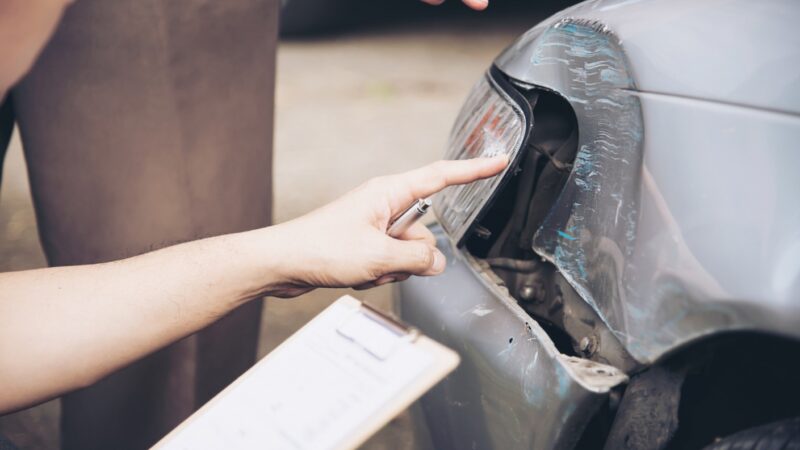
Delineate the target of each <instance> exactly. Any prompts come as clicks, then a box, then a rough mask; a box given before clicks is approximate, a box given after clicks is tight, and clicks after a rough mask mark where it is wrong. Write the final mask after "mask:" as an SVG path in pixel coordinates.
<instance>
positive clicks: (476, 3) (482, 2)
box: [422, 0, 489, 11]
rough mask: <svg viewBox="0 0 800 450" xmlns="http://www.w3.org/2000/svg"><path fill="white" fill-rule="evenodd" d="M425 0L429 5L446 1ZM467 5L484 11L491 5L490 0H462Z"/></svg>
mask: <svg viewBox="0 0 800 450" xmlns="http://www.w3.org/2000/svg"><path fill="white" fill-rule="evenodd" d="M422 1H423V2H425V3H427V4H429V5H441V4H442V3H444V0H422ZM462 1H463V2H464V4H465V5H467V6H469V7H470V8H472V9H476V10H478V11H482V10H484V9H486V7H487V6H489V0H462Z"/></svg>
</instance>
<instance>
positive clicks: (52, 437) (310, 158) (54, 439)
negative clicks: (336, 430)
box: [0, 0, 567, 449]
mask: <svg viewBox="0 0 800 450" xmlns="http://www.w3.org/2000/svg"><path fill="white" fill-rule="evenodd" d="M565 6H567V3H566V2H564V1H557V2H554V1H542V0H540V1H521V0H518V1H511V0H494V1H493V2H492V3H491V4H490V7H489V9H488V10H486V11H484V12H480V13H479V12H473V11H470V10H468V9H467V8H466V7H464V6H463V5H462V4H461V3H460V2H459V1H457V0H448V2H447V3H446V4H445V5H442V6H438V7H430V6H427V5H423V4H420V3H418V2H417V1H416V0H288V1H286V2H284V16H283V24H282V27H283V30H282V42H281V44H280V46H279V50H278V67H277V71H278V76H277V93H276V123H275V165H274V170H275V173H274V183H275V203H274V205H275V210H274V217H275V221H276V222H283V221H286V220H289V219H292V218H294V217H297V216H299V215H302V214H303V213H305V212H307V211H310V210H312V209H314V208H316V207H318V206H320V205H322V204H324V203H326V202H328V201H330V200H332V199H334V198H336V197H338V196H339V195H341V194H342V193H344V192H346V191H347V190H349V189H351V188H353V187H355V186H356V185H358V184H360V183H361V182H363V181H365V180H366V179H368V178H370V177H373V176H376V175H381V174H387V173H393V172H400V171H404V170H408V169H412V168H415V167H417V166H420V165H423V164H425V163H428V162H431V161H434V160H436V159H438V158H439V157H441V155H442V153H443V151H444V146H445V143H446V140H447V135H448V133H449V131H450V126H451V122H452V121H453V119H454V118H455V116H456V113H457V112H458V109H459V107H460V105H461V102H462V101H463V99H464V98H465V96H466V94H467V92H468V90H469V88H470V87H471V86H472V84H474V83H475V82H476V81H477V80H478V78H479V77H480V76H481V75H482V73H483V72H484V71H485V70H486V69H487V68H488V67H489V65H490V64H491V62H492V60H493V59H494V57H495V56H496V55H497V54H498V53H499V52H500V51H501V50H502V49H503V48H505V47H506V46H507V45H508V44H510V43H511V42H512V41H513V40H514V38H516V37H517V36H518V35H519V34H521V33H522V32H524V31H525V30H527V29H528V28H530V27H532V26H533V25H535V24H536V23H538V22H539V21H540V20H542V19H543V18H545V17H546V16H548V15H550V14H552V13H553V12H555V11H557V10H559V9H562V8H563V7H565ZM44 265H45V260H44V257H43V256H42V253H41V249H40V247H39V242H38V236H37V231H36V220H35V215H34V212H33V208H32V206H31V201H30V193H29V190H28V181H27V173H26V169H25V162H24V158H23V156H22V150H21V146H20V142H19V138H18V136H15V137H14V139H13V141H12V144H11V148H10V149H9V151H8V155H7V156H6V161H5V167H4V172H3V178H2V189H1V190H0V271H10V270H22V269H30V268H36V267H42V266H44ZM344 293H347V291H346V290H319V291H315V292H312V293H309V294H307V295H304V296H302V297H299V298H296V299H292V300H281V299H273V298H269V299H267V300H265V302H266V303H265V309H264V316H263V320H262V326H261V338H260V344H259V356H262V355H264V354H266V353H268V352H269V351H270V350H272V349H273V348H275V347H276V346H277V345H278V344H280V343H281V342H282V341H283V340H284V339H285V338H287V337H288V336H289V335H291V334H292V333H293V332H294V331H296V330H297V329H298V328H300V327H301V326H302V325H303V324H304V323H305V322H307V321H308V320H309V319H310V318H312V317H313V316H314V315H316V314H317V313H318V312H320V311H321V310H322V309H323V308H325V307H326V306H327V305H328V304H330V303H331V302H332V301H333V300H335V299H336V298H338V297H339V296H341V295H342V294H344ZM355 295H356V296H357V297H358V298H360V299H362V300H365V301H367V302H369V303H371V304H373V305H376V306H377V307H379V308H381V309H384V310H388V309H390V308H391V307H392V305H391V288H390V287H388V286H384V287H381V288H377V289H373V290H370V291H362V292H358V293H356V294H355ZM57 402H58V400H54V401H51V402H48V403H46V404H44V405H40V406H37V407H35V408H31V409H29V410H26V411H22V412H19V413H16V414H11V415H7V416H5V417H0V433H2V434H4V435H6V436H7V437H8V438H9V439H11V440H12V441H13V442H14V443H16V444H17V445H18V446H20V448H23V449H54V448H58V413H59V408H58V403H57ZM364 447H365V448H369V449H383V448H387V449H388V448H392V449H403V448H405V449H411V448H416V447H417V443H416V442H415V437H414V435H413V433H412V431H411V425H410V418H409V416H408V414H403V415H401V416H400V417H398V418H397V419H395V420H394V421H393V422H392V423H391V424H390V425H389V426H387V427H386V428H385V429H384V430H383V431H381V432H380V433H378V435H376V436H375V437H373V438H372V439H371V440H370V441H369V442H368V443H367V444H366V445H365V446H364Z"/></svg>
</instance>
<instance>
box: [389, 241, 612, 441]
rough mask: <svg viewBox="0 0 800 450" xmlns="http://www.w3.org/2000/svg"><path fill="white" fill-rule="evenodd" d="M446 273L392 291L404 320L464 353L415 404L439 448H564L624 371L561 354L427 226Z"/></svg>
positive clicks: (508, 299)
mask: <svg viewBox="0 0 800 450" xmlns="http://www.w3.org/2000/svg"><path fill="white" fill-rule="evenodd" d="M433 231H434V233H435V234H436V235H437V241H438V247H439V249H440V250H442V252H444V254H445V255H446V256H447V258H448V266H447V270H446V271H445V273H444V274H443V275H440V276H438V277H432V278H412V279H410V280H408V281H406V282H404V283H401V284H400V285H399V286H398V287H397V292H396V294H397V299H398V307H399V309H400V314H401V316H402V318H403V319H404V320H405V321H407V322H409V323H411V324H413V325H414V326H416V327H418V328H419V329H420V330H422V332H423V333H425V334H426V335H428V336H430V337H431V338H433V339H435V340H437V341H439V342H441V343H443V344H445V345H447V346H449V347H450V348H452V349H454V350H455V351H457V352H458V353H459V354H460V356H461V360H462V361H461V365H460V366H459V367H458V369H456V371H455V372H454V373H453V374H451V375H450V376H449V377H448V378H446V379H445V380H444V381H443V382H442V383H440V384H439V385H437V386H436V387H435V388H434V389H433V390H431V391H430V392H429V393H428V394H427V395H426V396H425V397H423V399H422V400H421V410H422V413H423V415H424V422H425V423H426V424H427V426H428V429H429V430H428V431H429V432H430V435H431V438H432V440H433V443H434V445H435V447H436V448H497V449H513V448H536V449H569V448H572V447H573V446H574V445H575V443H576V442H577V441H578V439H579V438H580V436H581V433H582V432H583V430H584V428H585V426H586V424H587V423H588V422H589V420H590V419H591V417H592V416H593V414H594V413H595V411H596V410H597V408H598V407H599V406H600V405H601V404H602V403H603V402H604V400H605V399H606V397H607V395H608V392H609V390H610V389H611V388H613V387H614V386H616V385H618V384H620V383H622V382H624V381H625V380H626V377H625V375H624V374H622V373H620V372H619V371H617V370H616V369H615V368H613V367H610V366H604V365H600V364H597V363H594V362H591V361H588V360H582V359H578V358H573V357H569V356H566V355H563V354H561V353H559V352H558V350H557V349H556V347H555V345H554V344H553V342H552V341H551V340H550V338H549V337H548V336H547V334H546V333H545V332H544V330H543V329H542V328H541V327H540V326H539V325H538V324H537V323H536V322H535V321H534V320H533V319H531V318H530V316H528V315H527V314H526V313H525V312H524V311H523V310H522V309H521V308H520V307H519V306H518V305H517V303H516V302H515V301H514V299H513V298H511V297H510V296H508V295H507V293H506V292H505V291H504V289H503V288H502V287H500V286H499V285H497V284H496V282H495V281H493V280H492V278H491V273H489V272H486V271H484V270H482V269H481V266H480V263H479V261H476V260H474V259H472V258H471V257H469V256H466V255H463V254H462V253H461V252H458V251H454V249H453V248H452V246H451V244H450V242H449V241H448V239H447V237H446V236H444V234H443V232H442V230H441V228H438V227H435V228H434V229H433Z"/></svg>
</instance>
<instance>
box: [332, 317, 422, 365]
mask: <svg viewBox="0 0 800 450" xmlns="http://www.w3.org/2000/svg"><path fill="white" fill-rule="evenodd" d="M377 327H382V328H383V329H384V332H380V331H379V330H378V329H377ZM336 333H338V334H339V335H341V336H342V337H345V338H347V339H349V340H350V341H352V342H353V343H355V344H356V345H358V346H360V347H361V348H363V349H364V350H365V351H366V352H367V353H369V354H370V355H372V356H374V357H376V358H378V359H379V360H381V361H384V360H386V358H388V357H389V356H390V355H391V354H392V353H393V352H394V351H395V349H396V348H397V347H398V346H399V345H402V344H404V343H408V342H414V341H416V340H417V338H418V337H419V330H417V329H416V328H414V327H410V326H408V325H406V324H404V323H402V322H400V321H398V320H396V319H394V318H393V317H390V316H388V315H386V314H384V313H382V312H380V311H378V310H377V309H375V308H373V307H371V306H369V305H368V304H366V303H361V307H360V308H358V309H356V310H355V311H353V312H352V314H350V316H349V317H347V318H346V319H344V320H343V321H342V322H341V323H340V324H339V326H338V327H337V328H336ZM397 337H402V339H399V340H398V339H397Z"/></svg>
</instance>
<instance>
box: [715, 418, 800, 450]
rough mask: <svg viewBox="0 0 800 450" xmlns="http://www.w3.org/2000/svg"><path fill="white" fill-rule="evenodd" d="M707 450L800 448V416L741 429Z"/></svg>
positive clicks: (781, 449) (787, 449)
mask: <svg viewBox="0 0 800 450" xmlns="http://www.w3.org/2000/svg"><path fill="white" fill-rule="evenodd" d="M705 450H800V417H795V418H794V419H789V420H782V421H780V422H773V423H770V424H767V425H762V426H760V427H756V428H749V429H747V430H744V431H740V432H738V433H735V434H732V435H730V436H727V437H725V438H723V439H720V440H719V441H717V442H715V443H713V444H711V445H709V446H707V447H706V448H705Z"/></svg>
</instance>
